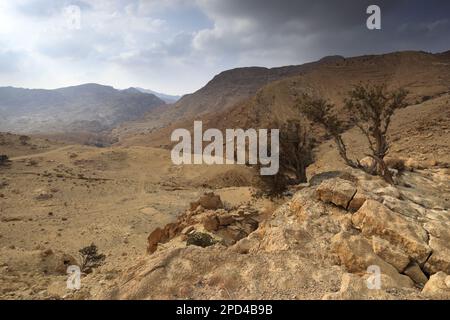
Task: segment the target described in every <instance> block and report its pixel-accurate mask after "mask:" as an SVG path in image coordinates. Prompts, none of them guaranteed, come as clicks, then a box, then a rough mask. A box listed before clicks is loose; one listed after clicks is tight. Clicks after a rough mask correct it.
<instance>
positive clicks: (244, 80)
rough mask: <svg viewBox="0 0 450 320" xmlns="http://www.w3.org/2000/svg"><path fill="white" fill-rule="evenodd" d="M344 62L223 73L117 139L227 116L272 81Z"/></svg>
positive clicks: (120, 129)
mask: <svg viewBox="0 0 450 320" xmlns="http://www.w3.org/2000/svg"><path fill="white" fill-rule="evenodd" d="M342 59H343V58H342V57H339V56H332V57H325V58H323V59H321V60H319V61H317V62H312V63H306V64H303V65H299V66H286V67H280V68H272V69H268V68H262V67H248V68H237V69H232V70H227V71H224V72H222V73H220V74H218V75H217V76H215V77H214V78H213V79H212V80H211V81H209V82H208V83H207V84H206V85H205V86H204V87H203V88H201V89H200V90H198V91H196V92H194V93H192V94H188V95H185V96H183V97H182V98H181V99H180V100H179V101H177V102H176V103H175V104H173V105H171V106H169V107H167V108H165V109H164V110H162V109H159V110H156V109H155V110H153V111H151V112H149V113H147V114H146V115H145V116H144V117H143V119H139V120H137V121H133V122H130V123H125V124H123V125H121V126H119V127H118V128H117V129H116V130H115V135H116V136H130V135H134V134H136V133H137V134H140V133H143V132H144V133H148V132H149V131H153V130H154V129H159V128H161V127H165V126H167V125H169V124H171V123H174V122H175V123H176V122H178V121H182V120H186V119H194V118H196V119H198V118H199V117H202V116H204V115H206V114H217V113H221V112H225V111H227V110H228V109H229V108H231V107H233V106H234V105H236V104H237V103H238V102H242V101H245V100H246V99H248V98H250V97H252V96H254V95H255V94H256V93H257V92H258V90H260V89H261V88H262V87H264V86H265V85H267V84H269V83H271V82H273V81H277V80H280V79H284V78H287V77H291V76H294V75H300V74H302V73H305V72H307V71H309V70H313V69H314V68H315V67H317V66H318V65H321V64H327V63H334V62H335V61H340V60H342Z"/></svg>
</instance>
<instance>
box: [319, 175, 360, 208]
mask: <svg viewBox="0 0 450 320" xmlns="http://www.w3.org/2000/svg"><path fill="white" fill-rule="evenodd" d="M355 194H356V187H355V186H354V184H353V183H351V182H350V181H348V180H344V179H341V178H333V179H328V180H325V181H323V182H322V183H321V184H320V185H319V186H318V187H317V190H316V195H317V197H318V199H319V200H321V201H323V202H325V203H333V204H335V205H336V206H339V207H342V208H344V209H347V207H348V205H349V203H350V201H351V200H352V199H353V197H354V196H355Z"/></svg>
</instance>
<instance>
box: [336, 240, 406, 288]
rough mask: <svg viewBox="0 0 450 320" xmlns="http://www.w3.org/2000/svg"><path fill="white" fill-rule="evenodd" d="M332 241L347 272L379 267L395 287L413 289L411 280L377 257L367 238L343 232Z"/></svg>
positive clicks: (364, 270)
mask: <svg viewBox="0 0 450 320" xmlns="http://www.w3.org/2000/svg"><path fill="white" fill-rule="evenodd" d="M331 241H332V246H333V249H334V251H335V252H336V254H337V255H338V257H339V260H340V263H341V265H343V266H345V268H346V270H347V271H349V272H352V273H358V272H366V271H367V270H368V268H369V267H370V266H377V267H379V268H380V271H381V273H382V274H384V275H386V276H388V277H390V278H391V279H392V281H391V284H392V283H393V285H394V286H395V287H397V288H398V287H399V288H404V287H406V288H409V287H412V285H413V282H412V281H411V279H410V278H408V277H407V276H404V275H401V274H399V273H398V271H397V270H396V269H395V268H394V267H393V266H392V265H390V264H389V263H387V262H386V261H384V260H383V259H381V258H380V257H379V256H377V255H376V254H375V253H374V252H373V250H372V246H371V244H370V243H369V241H368V240H366V239H365V238H363V237H361V236H359V235H350V234H348V233H345V232H342V233H339V234H338V235H336V236H334V237H333V238H332V239H331Z"/></svg>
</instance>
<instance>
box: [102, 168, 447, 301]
mask: <svg viewBox="0 0 450 320" xmlns="http://www.w3.org/2000/svg"><path fill="white" fill-rule="evenodd" d="M417 175H420V173H411V172H407V173H405V174H404V176H402V177H401V179H404V181H403V184H404V185H407V186H405V187H402V186H398V187H390V186H388V185H386V183H385V182H384V181H382V180H381V179H380V178H378V177H372V176H367V175H365V174H363V173H361V172H359V171H350V172H348V173H345V174H343V173H338V174H335V173H333V174H329V175H327V174H323V175H322V176H321V177H320V179H318V178H317V179H312V181H314V183H313V182H311V183H310V186H303V187H302V188H301V190H300V191H298V192H297V193H296V194H295V195H294V196H293V197H292V199H291V200H290V201H288V202H287V203H285V204H283V205H281V206H280V207H279V208H278V209H277V210H276V211H275V212H273V213H272V214H271V215H268V216H265V215H262V214H260V212H259V211H258V210H255V209H252V208H251V207H250V206H244V207H240V208H237V209H236V208H235V209H229V210H226V209H220V208H219V209H215V210H206V209H205V208H204V207H203V206H200V205H199V206H197V207H196V208H195V210H187V211H186V212H185V213H184V214H183V215H182V216H181V217H180V218H179V219H178V221H177V222H176V223H175V224H174V225H176V228H175V229H176V230H180V231H179V232H175V233H173V234H174V237H173V238H172V240H170V241H166V244H165V245H164V246H158V245H157V246H156V247H157V250H156V251H154V253H153V254H152V255H150V256H149V257H147V258H146V259H145V260H143V261H142V262H141V263H140V264H138V265H136V267H135V268H134V269H131V270H130V271H128V272H127V273H125V274H124V276H123V279H122V280H120V281H118V284H117V285H115V286H112V287H111V288H110V289H109V290H106V291H105V292H104V293H103V295H102V296H101V297H108V298H139V299H140V298H143V299H150V298H152V299H153V298H162V299H165V298H184V299H185V298H190V299H196V298H200V299H201V298H206V297H207V298H210V299H215V298H218V299H241V298H246V299H277V298H284V299H286V298H287V299H305V298H307V299H310V298H313V299H320V298H323V299H427V298H432V299H445V298H446V297H448V296H447V294H448V291H447V290H448V285H449V284H450V280H449V277H448V276H447V274H448V273H443V272H442V271H445V270H447V268H448V257H449V256H450V255H449V254H448V253H447V252H448V251H447V250H448V249H449V247H450V245H449V243H450V241H448V235H449V234H448V230H449V228H448V223H450V216H449V215H448V211H447V210H446V209H445V208H442V207H441V206H440V205H433V204H430V202H429V201H428V202H426V201H421V200H420V197H421V195H420V194H419V193H426V192H430V191H426V190H425V191H424V190H421V189H419V191H420V192H419V191H418V192H416V193H414V192H413V190H414V188H416V187H414V186H413V185H415V184H414V183H415V182H416V181H418V180H419V178H418V177H417ZM420 181H425V182H423V183H426V181H428V180H426V179H423V180H420ZM413 182H414V183H413ZM441 183H442V182H441ZM431 187H432V186H431ZM438 188H441V189H442V184H441V185H439V186H438V187H436V189H438ZM356 198H358V199H359V200H358V202H359V204H355V206H354V207H352V206H351V203H352V201H354V200H355V199H356ZM429 198H431V199H434V198H432V197H429ZM394 199H395V200H394ZM411 199H414V201H413V200H411ZM417 199H419V201H416V200H417ZM434 201H435V202H434ZM439 201H440V200H439V199H436V200H433V202H434V203H442V202H439ZM386 203H390V204H395V205H392V206H391V208H390V207H388V206H387V205H386ZM419 203H422V204H426V205H427V206H426V207H425V206H424V205H421V204H419ZM403 204H404V205H403ZM400 207H401V208H403V209H402V210H398V209H397V208H400ZM392 208H394V209H396V210H397V211H396V210H393V209H392ZM411 208H412V209H413V210H414V212H413V213H411V212H412V211H411V210H410V209H411ZM263 217H266V218H263ZM173 228H174V227H173V226H171V227H169V228H168V229H171V230H172V229H173ZM164 230H165V228H162V229H160V231H158V230H156V231H154V235H155V236H154V238H158V237H161V234H162V235H163V236H162V238H164V235H165V234H166V233H167V232H166V231H164ZM199 235H201V237H200V236H199ZM149 238H150V237H149ZM188 239H191V240H188ZM199 239H200V240H201V241H200V240H199ZM193 240H195V241H193ZM197 240H198V241H197ZM203 240H205V241H203ZM193 242H196V243H193ZM201 247H204V248H201ZM374 270H375V271H376V272H378V271H377V270H379V274H377V273H373V272H374ZM374 276H376V277H379V280H380V283H379V284H380V286H379V287H373V286H371V285H370V284H371V281H373V279H374V278H373V277H374ZM429 276H430V279H428V277H429ZM156 283H158V284H160V283H164V286H156V285H155V284H156ZM194 286H195V288H196V290H191V289H190V288H192V287H194ZM147 288H152V290H148V289H147ZM422 288H423V290H421V289H422Z"/></svg>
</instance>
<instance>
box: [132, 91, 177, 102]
mask: <svg viewBox="0 0 450 320" xmlns="http://www.w3.org/2000/svg"><path fill="white" fill-rule="evenodd" d="M129 89H134V90H137V91H139V92H143V93H150V94H154V95H155V96H157V97H158V98H160V99H161V100H163V101H165V102H166V103H168V104H171V103H175V102H177V101H178V100H180V99H181V96H175V95H170V94H165V93H161V92H157V91H153V90H150V89H143V88H139V87H132V88H129ZM129 89H127V90H129Z"/></svg>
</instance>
